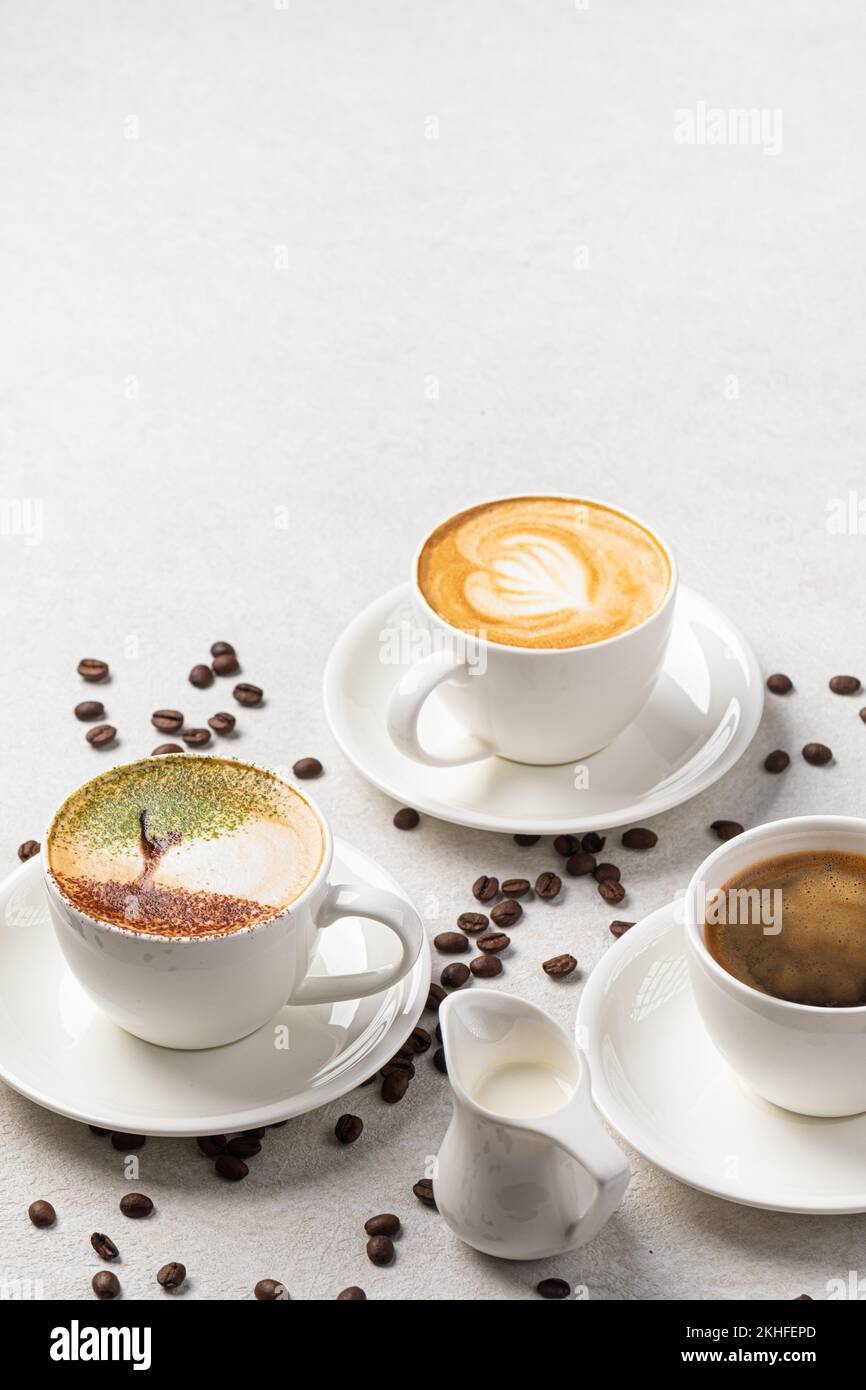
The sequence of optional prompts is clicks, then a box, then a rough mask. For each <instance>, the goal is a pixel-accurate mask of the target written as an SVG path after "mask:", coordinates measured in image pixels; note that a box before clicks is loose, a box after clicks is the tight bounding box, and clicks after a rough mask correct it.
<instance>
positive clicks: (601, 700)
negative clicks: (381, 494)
mask: <svg viewBox="0 0 866 1390" xmlns="http://www.w3.org/2000/svg"><path fill="white" fill-rule="evenodd" d="M412 586H413V605H414V613H415V617H416V620H417V623H418V625H419V627H420V628H421V629H422V631H423V632H424V633H425V634H426V636H427V637H428V638H429V642H428V643H427V648H428V649H427V650H426V651H425V653H424V655H422V656H421V657H420V659H419V660H417V661H416V662H415V663H414V665H413V666H412V667H411V668H410V670H408V671H407V672H406V673H405V674H404V676H403V677H402V679H401V680H400V681H399V683H398V685H397V687H396V689H395V690H394V692H393V695H392V698H391V702H390V706H389V710H388V728H389V732H390V734H391V738H392V740H393V742H394V743H395V744H396V746H397V747H398V748H399V749H400V750H401V752H403V753H405V754H407V755H408V756H409V757H411V758H414V759H415V760H416V761H417V762H422V763H428V764H431V765H433V766H437V767H454V766H459V765H461V764H463V763H470V762H476V761H479V760H480V759H483V758H488V757H491V756H494V755H496V756H499V757H503V758H509V759H511V760H513V761H515V762H520V763H531V764H540V765H547V764H555V763H563V762H571V761H572V760H574V759H577V758H582V757H587V756H589V755H590V754H592V753H595V752H597V751H598V750H599V749H601V748H603V747H605V746H606V745H607V744H609V743H611V742H612V741H613V739H615V738H616V736H617V734H619V733H621V732H622V730H623V729H624V728H625V727H626V726H627V725H628V724H630V723H631V721H632V720H633V719H634V718H635V717H636V716H637V715H638V714H639V713H640V710H641V709H642V708H643V706H644V704H645V703H646V701H647V699H648V698H649V696H650V694H651V692H652V689H653V686H654V685H655V682H656V680H657V679H658V676H659V674H660V672H661V669H662V665H663V662H664V657H665V652H666V649H667V644H668V639H669V637H670V632H671V625H672V620H673V612H674V603H675V598H676V587H677V575H676V566H675V564H674V561H673V558H672V556H671V553H670V550H669V548H668V547H667V546H666V545H665V544H664V543H663V542H662V541H661V540H660V539H659V537H658V536H657V535H656V534H655V532H654V531H652V530H651V529H650V528H649V527H648V526H646V525H645V524H644V523H643V522H641V521H639V520H638V519H637V518H636V517H633V516H630V515H629V514H628V513H626V512H624V511H622V510H621V509H620V508H617V507H612V506H609V505H607V504H605V503H602V502H597V501H589V500H587V499H582V498H576V497H560V496H521V497H503V498H499V499H496V500H494V501H490V502H484V503H481V504H480V505H478V506H474V507H470V508H468V509H467V510H465V511H462V512H458V513H457V515H456V516H453V517H451V518H450V519H449V520H447V521H444V522H442V523H441V524H440V525H439V526H437V527H436V529H435V530H434V531H432V532H431V533H430V535H429V536H427V537H426V539H425V540H424V541H423V542H422V544H421V546H420V548H419V550H418V552H417V554H416V557H415V562H414V565H413V571H412ZM434 690H435V691H437V692H438V698H439V699H440V700H441V701H442V702H443V703H444V704H445V706H446V708H447V709H448V710H449V712H450V713H451V714H452V715H453V716H454V717H455V719H456V720H457V722H458V723H459V724H460V725H461V726H462V728H463V729H464V730H465V736H464V737H463V738H462V739H460V740H459V741H455V744H454V747H453V748H451V749H448V750H446V751H442V752H438V751H437V752H434V751H432V750H430V749H429V748H426V747H425V746H424V745H423V743H422V742H421V740H420V739H419V736H418V721H419V718H420V715H421V711H422V709H423V707H424V704H425V703H426V700H427V699H428V697H429V696H430V695H431V694H432V693H433V691H434Z"/></svg>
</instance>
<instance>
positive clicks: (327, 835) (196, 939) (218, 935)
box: [40, 753, 334, 946]
mask: <svg viewBox="0 0 866 1390" xmlns="http://www.w3.org/2000/svg"><path fill="white" fill-rule="evenodd" d="M153 756H154V755H153V754H151V755H150V757H144V758H133V759H132V760H131V761H130V762H128V763H115V764H114V766H113V767H109V768H104V769H103V770H102V771H101V772H97V773H95V774H94V776H93V777H87V778H85V780H84V781H83V782H82V783H81V784H80V785H79V786H77V787H76V788H75V789H74V790H73V791H71V792H70V793H69V795H68V796H65V797H64V799H63V800H62V801H61V803H60V805H59V806H58V807H57V809H56V811H55V812H54V813H53V815H52V816H51V819H50V821H49V822H48V829H47V830H46V832H45V834H44V835H43V837H42V845H41V850H40V859H41V861H42V869H43V875H44V878H45V882H46V884H47V887H48V892H49V893H52V892H53V893H54V894H56V896H57V898H59V900H60V902H61V904H62V905H63V907H65V908H66V909H67V911H69V912H73V913H75V914H76V916H78V917H80V918H81V919H82V920H83V921H85V922H87V923H88V925H89V926H91V927H96V928H98V929H99V930H100V931H105V932H112V933H116V934H117V935H119V936H122V937H125V938H126V939H127V940H128V939H129V938H130V937H134V938H135V939H136V940H138V941H152V942H157V943H159V944H160V945H162V946H165V945H167V944H168V945H171V946H202V945H208V944H210V943H212V942H218V941H229V940H232V939H233V938H235V937H239V936H251V935H252V934H253V932H256V931H258V930H259V929H260V928H264V927H268V926H271V925H272V924H273V923H274V922H276V921H278V920H279V919H280V918H281V917H287V916H293V915H294V914H295V912H297V910H298V909H299V908H300V907H301V906H302V905H303V904H304V903H305V902H307V901H308V900H309V899H310V897H311V896H312V895H313V893H315V891H316V889H317V888H319V887H320V885H321V883H322V880H323V878H325V877H326V876H327V874H328V871H329V869H330V867H331V861H332V859H333V854H334V837H333V835H332V834H331V827H330V826H329V825H328V822H327V820H326V819H325V817H324V815H323V814H322V811H321V809H320V808H319V807H318V806H317V805H316V803H315V801H313V799H312V797H310V796H308V795H307V793H306V792H305V791H303V792H302V791H301V790H300V788H299V787H296V786H295V784H294V782H290V781H289V779H288V778H287V777H283V776H281V774H280V773H279V772H275V771H274V769H273V768H271V767H265V766H264V765H263V764H262V763H254V762H250V761H248V760H247V759H244V758H232V757H226V756H225V755H224V754H222V753H168V754H164V753H163V754H159V755H158V756H159V759H160V761H161V762H169V761H171V760H174V761H175V762H182V763H183V765H184V766H186V765H188V764H189V763H191V762H194V761H197V760H201V759H203V758H218V759H219V760H220V761H221V762H226V763H237V764H238V765H239V766H240V767H249V768H253V769H254V770H255V771H256V772H265V773H267V774H268V775H269V776H271V777H276V779H277V781H279V782H282V783H283V784H284V785H285V786H287V787H290V788H291V790H292V791H293V792H295V794H296V795H297V796H299V797H300V798H301V800H302V801H304V802H306V804H307V805H308V806H309V807H310V810H311V811H312V812H313V814H314V815H315V817H316V819H317V820H318V822H319V825H320V826H321V829H322V839H323V842H324V848H323V850H322V858H321V862H320V864H319V867H318V869H317V870H316V872H315V874H314V875H313V877H312V878H311V880H310V882H309V883H308V884H307V886H306V888H305V889H304V891H303V892H302V893H299V894H298V896H297V897H296V898H293V899H292V901H291V902H290V903H289V905H288V907H283V908H280V909H279V910H278V911H276V912H273V913H271V915H270V917H265V918H263V919H262V920H261V921H258V922H251V923H250V924H249V925H248V926H245V927H237V928H236V929H235V930H234V931H228V932H225V931H224V932H210V933H207V934H203V935H199V936H174V935H172V936H170V937H169V936H164V935H161V934H160V933H159V932H146V931H138V930H137V929H133V928H131V927H121V926H118V924H117V923H116V922H104V921H102V920H101V918H99V917H91V916H90V915H89V913H87V912H84V911H83V909H82V908H80V907H78V906H77V905H76V904H75V903H74V902H72V901H71V899H69V898H67V896H66V894H65V893H64V892H63V890H62V889H61V887H60V885H59V884H58V882H57V880H56V879H55V877H54V875H53V873H52V872H51V867H50V865H49V862H48V841H49V839H50V836H51V832H52V830H53V829H54V823H55V821H56V820H57V817H58V816H59V814H60V812H61V811H62V809H63V807H64V806H65V805H66V803H67V801H69V800H71V798H72V797H73V796H77V795H78V793H79V792H80V791H81V790H82V789H83V788H84V787H87V786H89V785H90V783H91V782H98V781H101V779H102V778H103V777H107V776H110V774H111V773H113V772H122V771H124V770H125V769H126V768H129V767H138V766H140V765H141V764H142V763H149V762H151V761H153Z"/></svg>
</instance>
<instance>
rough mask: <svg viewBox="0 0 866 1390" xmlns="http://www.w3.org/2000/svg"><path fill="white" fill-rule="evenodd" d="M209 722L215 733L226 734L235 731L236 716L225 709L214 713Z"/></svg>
mask: <svg viewBox="0 0 866 1390" xmlns="http://www.w3.org/2000/svg"><path fill="white" fill-rule="evenodd" d="M207 722H208V725H209V727H210V728H211V729H213V731H214V733H215V734H223V735H225V734H231V733H233V732H234V727H235V717H234V715H233V714H228V713H227V712H226V711H225V710H220V711H219V712H218V713H217V714H212V715H211V717H210V719H209V720H208V721H207Z"/></svg>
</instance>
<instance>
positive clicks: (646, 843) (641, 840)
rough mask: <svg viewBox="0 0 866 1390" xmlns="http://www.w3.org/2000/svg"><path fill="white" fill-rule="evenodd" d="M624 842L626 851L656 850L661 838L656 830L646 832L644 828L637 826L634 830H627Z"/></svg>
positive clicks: (623, 838)
mask: <svg viewBox="0 0 866 1390" xmlns="http://www.w3.org/2000/svg"><path fill="white" fill-rule="evenodd" d="M622 842H623V844H624V845H625V847H626V849H655V847H656V845H657V844H658V842H659V837H658V835H657V834H656V833H655V831H654V830H646V829H645V828H644V827H643V826H635V828H634V830H626V832H625V834H624V835H623V837H622Z"/></svg>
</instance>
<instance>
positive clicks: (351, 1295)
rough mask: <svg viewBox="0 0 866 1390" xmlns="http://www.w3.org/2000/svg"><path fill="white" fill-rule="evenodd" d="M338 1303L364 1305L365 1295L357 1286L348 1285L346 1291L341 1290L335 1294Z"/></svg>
mask: <svg viewBox="0 0 866 1390" xmlns="http://www.w3.org/2000/svg"><path fill="white" fill-rule="evenodd" d="M336 1301H337V1302H338V1303H340V1302H343V1303H366V1302H367V1295H366V1294H365V1293H364V1290H363V1289H359V1288H358V1285H357V1284H350V1285H349V1287H348V1289H343V1291H342V1293H338V1294H337V1299H336Z"/></svg>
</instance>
